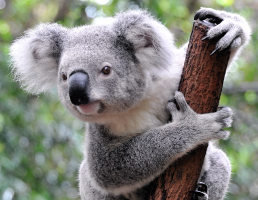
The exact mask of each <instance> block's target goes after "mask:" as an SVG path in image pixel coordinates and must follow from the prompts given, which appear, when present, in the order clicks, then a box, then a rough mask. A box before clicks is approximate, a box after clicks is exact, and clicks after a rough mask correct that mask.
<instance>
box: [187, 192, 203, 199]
mask: <svg viewBox="0 0 258 200" xmlns="http://www.w3.org/2000/svg"><path fill="white" fill-rule="evenodd" d="M189 192H191V193H193V195H192V199H191V200H197V199H198V197H204V196H205V194H204V193H203V192H199V191H189Z"/></svg>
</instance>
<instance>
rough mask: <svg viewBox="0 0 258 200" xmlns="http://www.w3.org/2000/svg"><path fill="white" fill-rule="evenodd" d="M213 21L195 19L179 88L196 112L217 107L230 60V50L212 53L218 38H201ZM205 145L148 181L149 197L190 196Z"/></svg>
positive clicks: (178, 199) (173, 199)
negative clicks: (149, 183) (150, 181)
mask: <svg viewBox="0 0 258 200" xmlns="http://www.w3.org/2000/svg"><path fill="white" fill-rule="evenodd" d="M211 26H213V24H210V23H208V22H203V21H199V20H196V21H195V22H194V25H193V30H192V34H191V37H190V41H189V45H188V50H187V54H186V60H185V64H184V69H183V73H182V77H181V82H180V86H179V90H180V91H181V92H183V94H184V95H185V98H186V101H187V103H188V104H189V105H190V107H191V108H192V109H193V110H194V111H195V112H197V113H210V112H215V111H216V110H217V107H218V104H219V98H220V94H221V90H222V86H223V81H224V76H225V72H226V68H227V64H228V60H229V55H230V52H229V51H218V52H216V53H215V54H213V55H212V56H211V55H210V54H211V53H212V52H213V51H214V50H215V48H216V47H215V45H216V43H217V40H208V39H207V40H204V41H202V39H203V38H204V37H205V36H206V33H207V31H208V30H209V28H211ZM206 149H207V145H202V146H199V147H198V148H197V149H195V150H193V151H191V152H190V153H189V154H187V155H185V156H184V157H182V158H180V159H178V160H177V161H176V162H175V163H174V164H173V165H172V166H170V167H169V168H168V169H167V170H166V171H165V172H164V173H163V174H162V175H161V176H160V177H158V178H157V179H155V180H154V181H153V183H152V185H151V190H150V198H149V199H150V200H165V199H167V200H168V199H171V200H184V199H186V200H190V199H191V196H192V194H191V192H190V191H193V190H194V189H195V186H196V183H197V181H198V178H199V175H200V171H201V168H202V164H203V160H204V157H205V153H206Z"/></svg>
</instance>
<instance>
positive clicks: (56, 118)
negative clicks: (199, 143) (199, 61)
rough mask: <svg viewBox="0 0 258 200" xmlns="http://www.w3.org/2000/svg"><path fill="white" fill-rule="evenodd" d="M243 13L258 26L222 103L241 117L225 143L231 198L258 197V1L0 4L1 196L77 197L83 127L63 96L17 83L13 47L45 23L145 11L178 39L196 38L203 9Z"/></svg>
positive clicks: (16, 0) (20, 0)
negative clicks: (25, 33) (30, 90)
mask: <svg viewBox="0 0 258 200" xmlns="http://www.w3.org/2000/svg"><path fill="white" fill-rule="evenodd" d="M201 6H203V7H212V8H215V9H222V10H226V11H230V12H237V13H240V14H241V15H243V16H244V17H245V18H246V19H247V20H248V21H249V22H250V25H251V26H252V28H253V35H252V40H251V42H250V44H249V45H248V46H247V48H245V50H244V51H243V52H242V55H241V58H240V59H239V60H238V61H237V63H235V64H234V66H233V68H232V70H231V73H230V74H229V75H228V76H227V78H226V81H225V84H224V90H223V94H222V96H221V101H220V104H221V105H227V106H230V107H231V108H232V109H233V110H234V112H235V117H234V118H235V121H234V124H233V128H231V133H232V134H231V137H230V139H229V140H227V141H220V145H221V147H222V148H223V149H224V150H225V151H226V152H227V154H228V156H229V157H230V160H231V163H232V170H233V175H232V181H231V182H232V184H231V187H230V189H229V193H228V196H227V199H230V200H240V199H241V200H247V199H248V200H249V199H250V200H252V199H258V67H257V63H258V56H257V55H258V48H257V46H258V37H257V36H258V25H257V19H258V2H257V1H256V0H211V1H206V0H135V1H128V0H119V1H118V0H113V1H112V0H73V1H72V0H55V1H53V0H0V199H3V200H11V199H17V200H29V199H33V200H34V199H35V200H52V199H55V200H58V199H62V200H66V199H78V192H77V188H78V187H77V173H78V172H77V171H78V167H79V163H80V160H81V158H82V153H81V152H82V143H83V129H84V128H83V124H82V123H81V122H79V121H78V120H75V119H74V118H73V117H72V116H71V115H70V114H68V112H66V111H65V110H64V108H63V107H62V106H61V105H60V103H59V101H58V96H57V94H56V91H55V90H53V91H52V92H51V94H46V95H40V97H39V96H33V95H29V94H26V93H25V92H24V91H23V90H21V89H20V87H19V85H18V83H16V82H13V81H12V79H11V74H10V68H9V67H8V65H9V58H8V52H9V47H10V44H11V42H12V41H13V40H14V39H15V38H17V37H19V36H21V35H22V33H23V31H25V30H27V29H28V28H31V27H34V26H35V25H36V24H38V23H40V22H58V23H60V24H63V25H64V26H67V27H73V26H77V25H83V24H90V23H94V22H96V20H101V19H103V18H104V17H108V16H112V15H113V14H114V13H115V12H117V11H122V10H126V9H137V8H145V9H148V10H149V11H150V12H151V13H152V14H153V15H154V16H156V17H157V18H158V19H160V20H161V21H162V22H163V23H164V24H165V25H166V26H167V27H168V28H169V29H170V30H171V31H172V32H173V33H174V34H175V38H176V44H177V45H178V46H180V45H182V44H183V43H184V42H186V41H187V40H188V38H189V36H190V33H191V29H192V23H193V17H194V14H195V12H196V11H197V10H198V9H199V8H200V7H201Z"/></svg>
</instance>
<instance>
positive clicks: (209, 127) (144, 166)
mask: <svg viewBox="0 0 258 200" xmlns="http://www.w3.org/2000/svg"><path fill="white" fill-rule="evenodd" d="M175 99H176V101H177V103H178V105H179V107H180V109H179V110H177V108H176V105H175V104H174V103H172V102H170V103H169V104H168V109H169V111H170V112H171V114H172V117H173V122H172V123H168V124H166V125H164V126H161V127H158V128H155V129H151V130H149V131H147V132H145V133H143V134H141V135H138V136H136V137H134V138H131V139H130V140H128V141H126V142H124V143H122V144H119V145H117V146H115V147H114V146H113V145H111V143H112V138H111V137H108V136H107V133H106V132H105V131H104V130H105V129H103V128H100V127H97V126H95V127H93V128H91V132H90V133H89V136H88V138H87V139H88V142H87V143H88V147H87V148H88V151H87V152H88V153H87V156H86V161H85V162H87V163H88V174H89V176H90V177H91V179H92V180H91V181H92V182H94V183H95V184H94V185H97V186H98V187H99V188H100V189H102V190H103V191H108V192H109V193H113V194H116V195H118V194H124V193H129V192H131V191H134V190H136V189H137V188H141V187H142V186H144V185H146V184H147V183H149V182H150V181H152V180H153V179H154V178H155V177H157V176H158V175H159V174H161V173H162V172H163V171H164V170H165V169H166V168H167V167H168V165H169V164H171V163H172V162H173V161H174V160H176V159H177V158H179V157H181V156H182V155H184V154H186V153H187V152H188V151H190V150H191V149H193V148H195V147H196V146H197V145H199V144H202V143H206V142H208V141H209V140H211V139H226V138H227V137H228V135H229V133H228V131H225V130H222V128H224V127H228V126H230V123H231V114H232V113H231V110H230V109H229V108H224V109H222V110H220V111H218V112H216V113H210V114H197V113H195V112H194V111H193V110H192V109H191V108H190V107H189V106H188V105H187V103H186V101H185V99H184V97H183V95H182V93H180V92H176V94H175ZM81 178H83V177H81Z"/></svg>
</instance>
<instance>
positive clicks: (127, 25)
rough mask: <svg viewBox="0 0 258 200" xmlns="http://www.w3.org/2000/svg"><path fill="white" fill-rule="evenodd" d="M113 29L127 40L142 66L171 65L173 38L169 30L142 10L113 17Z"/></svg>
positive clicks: (147, 67)
mask: <svg viewBox="0 0 258 200" xmlns="http://www.w3.org/2000/svg"><path fill="white" fill-rule="evenodd" d="M113 26H114V30H115V31H116V34H117V36H118V37H119V38H121V39H123V40H125V41H127V42H128V43H127V45H126V46H130V47H131V48H132V51H133V52H134V54H135V56H136V58H137V59H138V61H139V63H140V64H141V66H142V67H144V68H146V69H150V67H154V68H157V67H159V66H162V67H168V66H171V64H172V63H171V62H172V58H173V55H174V53H175V52H174V51H175V49H176V48H175V47H174V39H173V36H172V34H171V33H170V31H169V30H168V29H167V28H166V27H165V26H164V25H162V24H161V23H160V22H158V21H157V20H156V19H154V18H153V17H152V16H151V15H150V14H148V13H147V12H146V11H143V10H131V11H128V12H125V13H120V14H118V15H117V16H116V17H115V20H114V24H113Z"/></svg>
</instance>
